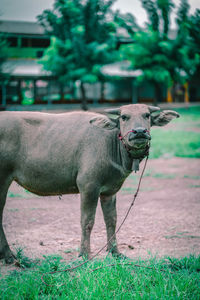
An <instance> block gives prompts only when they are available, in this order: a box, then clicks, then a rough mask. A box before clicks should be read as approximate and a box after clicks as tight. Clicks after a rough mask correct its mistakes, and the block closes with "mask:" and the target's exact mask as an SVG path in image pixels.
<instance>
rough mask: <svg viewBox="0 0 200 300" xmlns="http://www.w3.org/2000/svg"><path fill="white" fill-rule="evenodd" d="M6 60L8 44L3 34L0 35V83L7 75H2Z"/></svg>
mask: <svg viewBox="0 0 200 300" xmlns="http://www.w3.org/2000/svg"><path fill="white" fill-rule="evenodd" d="M7 58H8V43H7V41H6V39H5V36H4V35H3V34H0V83H2V82H3V81H4V80H5V79H6V78H7V77H8V75H6V74H4V73H3V70H2V66H3V63H4V62H5V61H6V60H7Z"/></svg>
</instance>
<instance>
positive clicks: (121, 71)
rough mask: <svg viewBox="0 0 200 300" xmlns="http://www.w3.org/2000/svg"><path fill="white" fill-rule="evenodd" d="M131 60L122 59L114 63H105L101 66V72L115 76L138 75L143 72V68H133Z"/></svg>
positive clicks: (132, 76) (131, 76)
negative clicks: (131, 67)
mask: <svg viewBox="0 0 200 300" xmlns="http://www.w3.org/2000/svg"><path fill="white" fill-rule="evenodd" d="M129 68H130V62H128V61H120V62H116V63H113V64H108V65H105V66H103V67H102V68H101V72H102V73H103V74H104V75H107V76H113V77H115V76H116V77H117V76H119V77H130V78H134V77H138V76H140V75H141V74H142V71H141V70H131V69H129Z"/></svg>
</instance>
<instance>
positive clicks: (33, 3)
mask: <svg viewBox="0 0 200 300" xmlns="http://www.w3.org/2000/svg"><path fill="white" fill-rule="evenodd" d="M173 2H174V3H175V5H176V7H177V6H178V5H179V3H180V0H173ZM188 2H189V4H190V7H191V8H190V13H193V12H194V11H195V9H196V8H199V9H200V0H189V1H188ZM53 3H54V0H1V1H0V19H1V20H13V21H36V16H37V15H39V14H41V13H42V11H43V10H44V9H49V8H52V5H53ZM113 8H114V9H119V10H120V11H121V12H123V13H125V12H131V13H132V14H133V15H134V16H135V17H136V19H137V21H138V23H139V25H141V26H142V25H144V23H145V21H146V20H147V17H146V13H145V11H144V9H143V8H142V7H141V4H140V0H116V2H115V3H114V5H113ZM172 27H175V23H174V21H173V15H172Z"/></svg>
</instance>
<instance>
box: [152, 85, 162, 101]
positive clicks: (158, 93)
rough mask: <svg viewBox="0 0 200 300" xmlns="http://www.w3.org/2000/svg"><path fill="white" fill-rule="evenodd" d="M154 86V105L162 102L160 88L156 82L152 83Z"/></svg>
mask: <svg viewBox="0 0 200 300" xmlns="http://www.w3.org/2000/svg"><path fill="white" fill-rule="evenodd" d="M154 86H155V98H154V105H155V106H156V105H158V103H160V102H162V89H161V86H160V84H159V83H158V82H155V83H154Z"/></svg>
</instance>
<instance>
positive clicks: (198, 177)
mask: <svg viewBox="0 0 200 300" xmlns="http://www.w3.org/2000/svg"><path fill="white" fill-rule="evenodd" d="M183 178H189V179H196V180H198V179H200V176H193V175H184V176H183Z"/></svg>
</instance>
